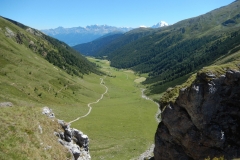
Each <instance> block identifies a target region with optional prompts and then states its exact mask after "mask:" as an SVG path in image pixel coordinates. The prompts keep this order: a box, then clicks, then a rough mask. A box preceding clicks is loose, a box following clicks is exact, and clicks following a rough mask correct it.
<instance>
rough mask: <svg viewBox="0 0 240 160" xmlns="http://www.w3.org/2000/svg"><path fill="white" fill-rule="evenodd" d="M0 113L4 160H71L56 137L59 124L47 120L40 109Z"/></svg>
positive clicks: (7, 109) (14, 109)
mask: <svg viewBox="0 0 240 160" xmlns="http://www.w3.org/2000/svg"><path fill="white" fill-rule="evenodd" d="M0 110H1V111H0V121H1V130H0V134H1V138H0V157H1V158H0V159H1V160H15V159H18V160H22V159H24V160H31V159H46V160H52V159H58V160H65V159H66V157H68V158H70V157H71V155H70V154H69V152H68V151H67V149H65V148H63V147H62V146H61V144H59V143H58V141H57V139H56V136H55V135H54V134H53V130H52V129H53V128H55V129H60V128H59V125H58V124H57V123H56V120H55V121H52V120H50V119H48V118H46V116H45V115H42V114H41V110H39V109H38V108H34V107H11V108H0ZM39 125H40V126H41V127H42V133H40V130H39V129H38V126H39ZM49 146H51V147H49ZM46 148H48V149H46Z"/></svg>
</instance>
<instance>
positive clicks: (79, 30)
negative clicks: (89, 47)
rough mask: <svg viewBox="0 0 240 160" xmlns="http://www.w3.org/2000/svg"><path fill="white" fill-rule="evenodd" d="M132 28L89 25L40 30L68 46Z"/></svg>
mask: <svg viewBox="0 0 240 160" xmlns="http://www.w3.org/2000/svg"><path fill="white" fill-rule="evenodd" d="M132 29H133V28H130V27H114V26H108V25H90V26H86V27H72V28H63V27H58V28H55V29H45V30H41V31H42V32H43V33H45V34H47V35H49V36H52V37H54V38H57V39H59V40H61V41H64V42H65V43H67V44H68V45H70V46H73V45H77V44H81V43H87V42H90V41H93V40H95V39H97V38H99V37H101V36H103V35H105V34H108V33H111V32H122V33H125V32H128V31H130V30H132Z"/></svg>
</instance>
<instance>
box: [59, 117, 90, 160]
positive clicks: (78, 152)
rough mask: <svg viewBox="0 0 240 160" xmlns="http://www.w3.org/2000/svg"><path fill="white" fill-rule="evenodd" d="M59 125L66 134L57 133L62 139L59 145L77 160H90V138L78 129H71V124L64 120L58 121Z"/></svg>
mask: <svg viewBox="0 0 240 160" xmlns="http://www.w3.org/2000/svg"><path fill="white" fill-rule="evenodd" d="M58 123H59V124H60V125H61V126H62V129H63V130H64V133H63V132H58V133H55V135H56V136H58V137H59V138H60V139H58V141H59V143H61V144H62V145H64V146H65V147H66V148H68V149H69V151H70V152H71V153H72V154H73V156H74V159H75V160H90V159H91V156H90V154H89V148H88V145H89V139H88V136H87V135H85V134H83V133H82V132H81V131H79V130H77V129H74V128H71V127H70V124H69V123H65V122H64V121H63V120H58Z"/></svg>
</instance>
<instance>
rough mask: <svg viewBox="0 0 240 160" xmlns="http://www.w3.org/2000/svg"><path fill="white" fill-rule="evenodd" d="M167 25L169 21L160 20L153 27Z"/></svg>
mask: <svg viewBox="0 0 240 160" xmlns="http://www.w3.org/2000/svg"><path fill="white" fill-rule="evenodd" d="M166 26H169V25H168V23H167V22H165V21H160V22H159V23H157V24H155V25H153V26H152V28H159V27H166Z"/></svg>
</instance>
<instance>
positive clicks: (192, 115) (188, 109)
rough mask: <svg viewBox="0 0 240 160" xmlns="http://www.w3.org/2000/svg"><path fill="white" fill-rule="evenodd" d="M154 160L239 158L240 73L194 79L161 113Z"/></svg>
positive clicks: (202, 76)
mask: <svg viewBox="0 0 240 160" xmlns="http://www.w3.org/2000/svg"><path fill="white" fill-rule="evenodd" d="M161 117H162V121H161V122H160V123H159V126H158V128H157V132H156V135H155V149H154V158H155V159H156V160H171V159H186V160H187V159H204V158H207V157H210V158H213V157H222V156H224V158H226V159H232V158H239V157H240V134H239V132H240V125H239V124H240V72H239V71H235V70H230V71H227V72H226V74H225V75H222V76H218V77H217V76H215V75H213V74H210V73H201V74H198V75H197V78H196V80H195V81H194V82H193V83H192V85H191V86H190V87H188V88H183V89H181V90H180V93H179V97H178V98H177V100H176V102H175V103H169V104H168V105H167V106H166V107H165V110H164V111H163V112H162V115H161Z"/></svg>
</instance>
